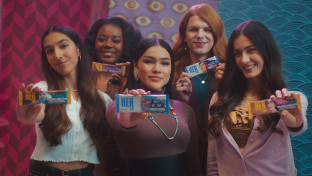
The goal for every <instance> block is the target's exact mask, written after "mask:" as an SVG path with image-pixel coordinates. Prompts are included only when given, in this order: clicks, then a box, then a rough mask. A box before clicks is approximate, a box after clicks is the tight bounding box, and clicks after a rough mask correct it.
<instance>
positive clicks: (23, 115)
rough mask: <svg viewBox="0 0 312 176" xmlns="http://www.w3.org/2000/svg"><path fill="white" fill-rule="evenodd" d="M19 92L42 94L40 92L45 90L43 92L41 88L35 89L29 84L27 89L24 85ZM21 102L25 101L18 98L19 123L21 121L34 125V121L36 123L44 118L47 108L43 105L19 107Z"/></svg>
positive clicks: (17, 114)
mask: <svg viewBox="0 0 312 176" xmlns="http://www.w3.org/2000/svg"><path fill="white" fill-rule="evenodd" d="M19 91H22V92H24V91H27V92H34V93H35V92H37V93H40V92H43V91H44V90H41V89H40V88H39V87H34V85H33V84H29V85H28V86H27V87H26V88H25V84H22V85H21V86H20V89H19ZM20 101H23V100H20V98H17V103H16V116H17V118H18V120H19V121H21V122H22V123H24V124H32V123H33V122H34V121H36V119H38V118H43V114H44V109H45V106H44V105H43V104H41V103H39V104H31V105H28V106H20V105H19V104H20ZM40 114H41V115H40ZM39 121H40V119H39Z"/></svg>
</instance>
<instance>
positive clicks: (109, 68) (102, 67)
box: [92, 62, 127, 76]
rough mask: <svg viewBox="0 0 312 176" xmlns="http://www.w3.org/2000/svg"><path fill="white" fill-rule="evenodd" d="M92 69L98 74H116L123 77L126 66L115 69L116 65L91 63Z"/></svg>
mask: <svg viewBox="0 0 312 176" xmlns="http://www.w3.org/2000/svg"><path fill="white" fill-rule="evenodd" d="M92 68H93V70H97V71H99V72H105V73H116V74H118V75H121V76H125V75H126V68H127V66H125V65H124V66H120V67H117V66H116V65H112V64H104V63H98V62H93V63H92Z"/></svg>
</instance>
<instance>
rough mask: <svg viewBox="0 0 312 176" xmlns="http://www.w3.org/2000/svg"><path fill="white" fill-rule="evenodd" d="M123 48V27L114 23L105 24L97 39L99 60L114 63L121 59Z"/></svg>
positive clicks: (96, 49)
mask: <svg viewBox="0 0 312 176" xmlns="http://www.w3.org/2000/svg"><path fill="white" fill-rule="evenodd" d="M122 50H123V39H122V29H121V28H120V27H118V26H115V25H113V24H106V25H103V26H102V27H101V28H100V29H99V31H98V34H97V36H96V39H95V53H96V56H97V58H98V62H102V63H107V64H114V63H118V62H119V61H120V58H121V55H122Z"/></svg>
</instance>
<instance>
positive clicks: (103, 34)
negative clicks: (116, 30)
mask: <svg viewBox="0 0 312 176" xmlns="http://www.w3.org/2000/svg"><path fill="white" fill-rule="evenodd" d="M98 36H103V37H106V35H104V34H99V35H98ZM115 37H118V38H122V37H121V36H119V35H113V38H115Z"/></svg>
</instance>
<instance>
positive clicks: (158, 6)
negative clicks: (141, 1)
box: [148, 1, 164, 12]
mask: <svg viewBox="0 0 312 176" xmlns="http://www.w3.org/2000/svg"><path fill="white" fill-rule="evenodd" d="M148 8H149V9H150V10H152V11H154V12H159V11H161V10H162V9H164V5H163V4H162V3H161V2H159V1H152V2H150V3H149V4H148Z"/></svg>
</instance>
